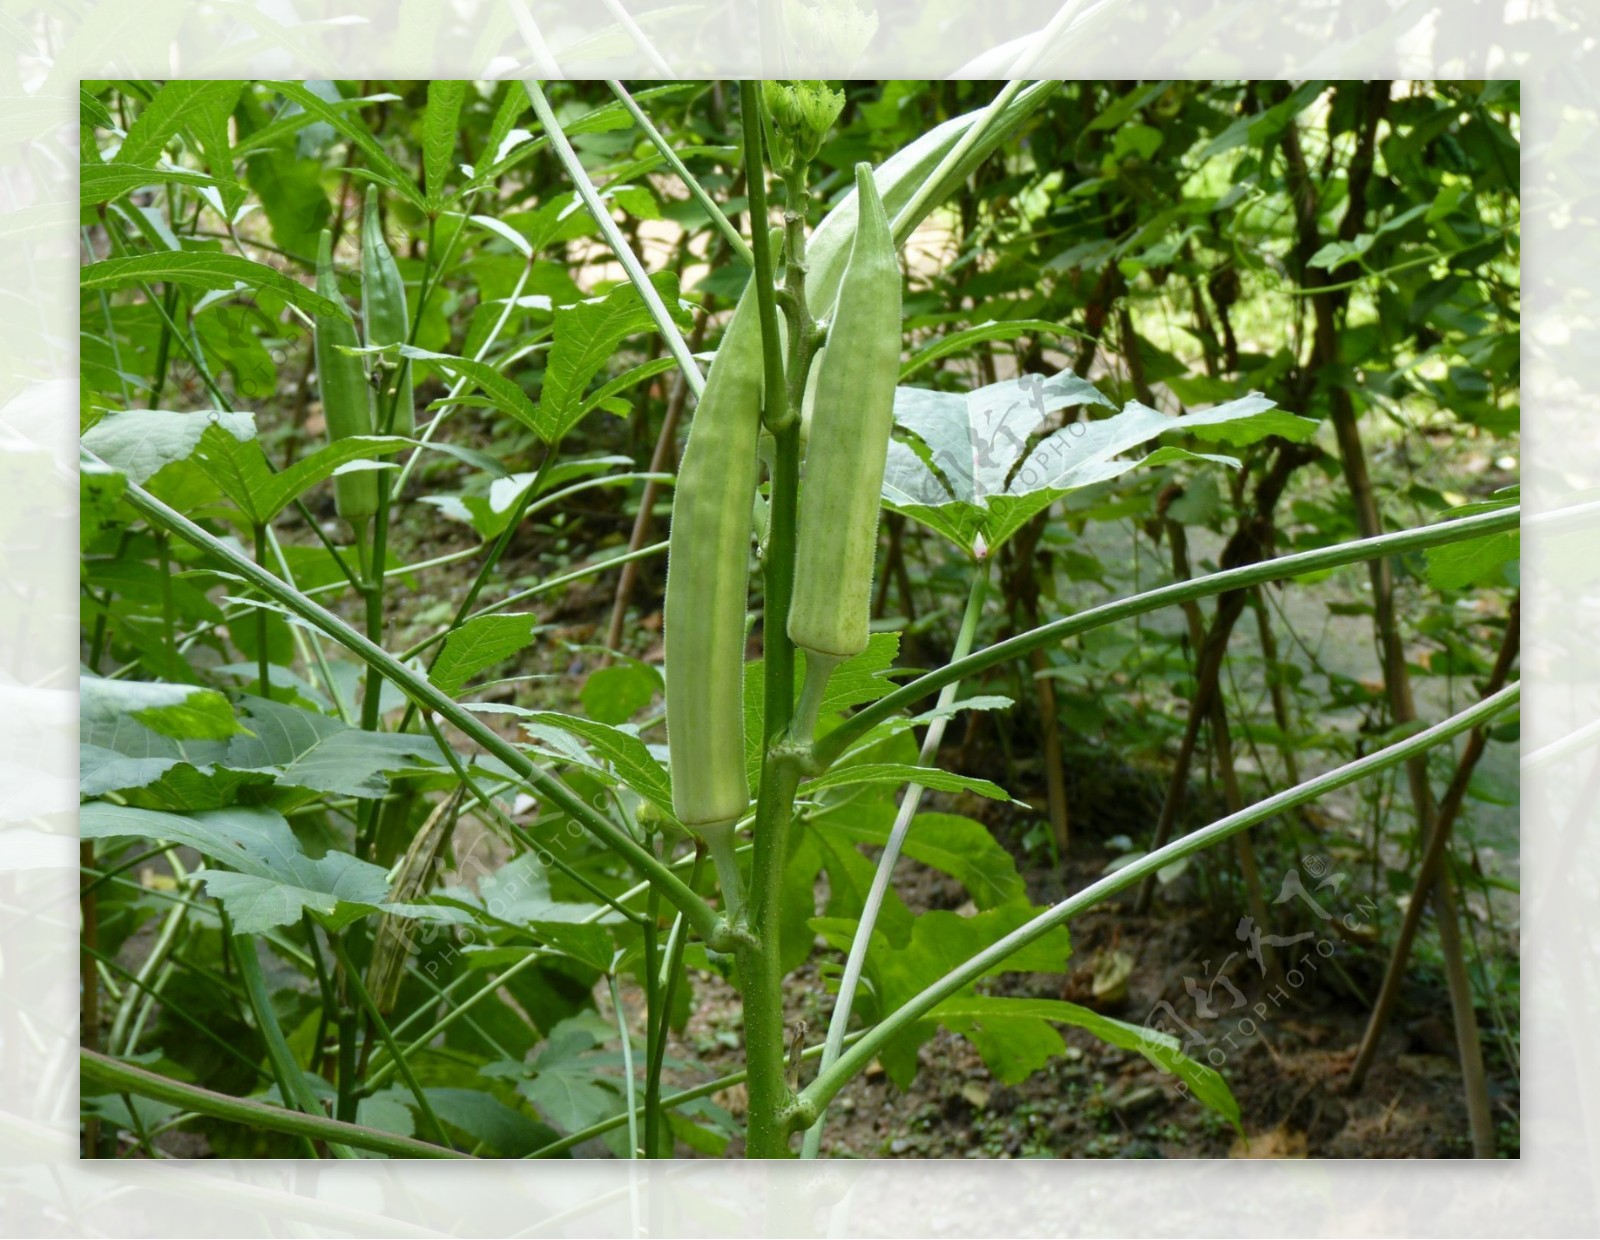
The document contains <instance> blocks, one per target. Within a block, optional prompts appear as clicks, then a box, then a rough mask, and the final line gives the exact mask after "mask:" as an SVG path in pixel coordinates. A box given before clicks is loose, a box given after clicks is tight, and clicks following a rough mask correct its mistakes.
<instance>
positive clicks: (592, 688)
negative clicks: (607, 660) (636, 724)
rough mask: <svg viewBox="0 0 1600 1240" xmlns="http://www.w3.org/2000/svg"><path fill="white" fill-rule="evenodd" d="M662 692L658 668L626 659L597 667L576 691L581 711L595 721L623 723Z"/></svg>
mask: <svg viewBox="0 0 1600 1240" xmlns="http://www.w3.org/2000/svg"><path fill="white" fill-rule="evenodd" d="M660 692H661V671H660V669H659V668H655V667H651V666H650V665H649V664H648V663H640V662H637V661H633V660H629V661H626V662H620V663H613V664H611V665H610V666H608V667H602V668H597V669H596V670H595V671H593V672H591V673H589V677H588V679H587V680H585V681H584V682H583V688H582V689H580V690H579V691H578V700H579V701H580V702H581V703H582V704H583V712H584V714H585V715H587V716H588V717H589V718H590V719H593V720H595V721H596V722H597V723H607V724H616V723H626V722H627V721H628V720H629V719H632V718H633V717H634V716H635V715H636V714H638V713H639V712H640V711H641V710H643V709H644V708H645V707H646V706H648V705H650V703H651V702H653V701H654V700H655V697H656V694H658V693H660Z"/></svg>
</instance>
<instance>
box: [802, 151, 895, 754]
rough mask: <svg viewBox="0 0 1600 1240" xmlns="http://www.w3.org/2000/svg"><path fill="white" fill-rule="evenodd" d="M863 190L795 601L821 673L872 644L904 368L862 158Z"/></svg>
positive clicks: (815, 433)
mask: <svg viewBox="0 0 1600 1240" xmlns="http://www.w3.org/2000/svg"><path fill="white" fill-rule="evenodd" d="M856 189H857V193H858V194H859V196H860V204H861V205H860V212H859V217H858V221H857V225H856V235H855V242H854V244H853V246H852V247H851V251H850V259H849V262H848V264H847V265H846V267H845V272H844V276H843V279H842V280H841V282H840V287H839V297H838V301H837V302H836V303H835V307H834V314H833V321H832V323H831V324H830V325H829V327H828V343H827V346H826V347H825V348H824V349H823V351H822V354H821V356H820V357H819V358H818V359H817V362H816V366H817V377H816V389H815V396H814V398H813V405H812V411H811V428H810V435H809V437H808V440H807V445H806V462H805V479H804V482H803V484H802V486H801V490H800V516H799V528H798V532H797V534H796V537H795V573H794V599H793V601H792V602H791V604H790V606H789V637H790V640H792V641H793V642H794V644H795V645H796V646H798V647H800V648H801V649H802V650H804V651H805V652H806V660H807V665H808V668H810V667H811V666H813V665H816V666H817V671H818V675H819V676H825V674H826V670H831V668H832V666H833V664H834V663H836V662H838V661H840V660H843V659H848V658H850V657H852V656H853V655H857V654H860V653H861V651H862V650H864V649H865V648H866V645H867V636H868V621H869V619H870V615H869V613H870V608H871V599H872V568H873V560H874V555H875V552H876V549H877V535H878V513H879V506H880V500H879V496H880V494H881V492H882V490H883V471H884V464H885V462H886V460H887V459H888V453H889V433H890V430H891V429H892V428H893V425H894V389H895V382H896V380H897V379H898V377H899V372H900V264H899V260H898V258H897V256H896V253H895V245H894V236H893V234H892V233H891V231H890V228H889V217H888V215H887V213H886V212H885V211H884V209H883V203H882V201H881V200H880V199H879V197H878V191H877V187H876V185H875V184H874V183H873V179H872V169H871V166H870V165H868V164H864V163H863V164H857V165H856ZM808 678H809V676H808ZM817 692H820V686H818V688H817ZM804 713H805V712H803V714H804ZM808 722H809V721H808Z"/></svg>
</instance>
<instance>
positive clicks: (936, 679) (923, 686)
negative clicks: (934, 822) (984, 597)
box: [815, 505, 1522, 767]
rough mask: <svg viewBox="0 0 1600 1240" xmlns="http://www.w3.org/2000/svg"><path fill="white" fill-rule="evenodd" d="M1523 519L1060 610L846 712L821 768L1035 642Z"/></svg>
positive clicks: (1406, 534) (1380, 541)
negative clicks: (1066, 612) (1056, 616)
mask: <svg viewBox="0 0 1600 1240" xmlns="http://www.w3.org/2000/svg"><path fill="white" fill-rule="evenodd" d="M1521 518H1522V510H1521V507H1520V506H1517V505H1513V506H1512V507H1509V508H1500V509H1496V510H1495V511H1493V512H1485V513H1480V514H1478V515H1477V516H1471V517H1461V518H1458V519H1456V520H1453V521H1441V522H1439V523H1438V524H1437V525H1425V526H1421V527H1419V528H1417V529H1413V530H1402V531H1400V532H1398V533H1394V534H1382V535H1380V536H1378V537H1377V538H1361V539H1356V540H1353V541H1351V542H1345V543H1340V544H1338V545H1337V546H1333V547H1322V548H1319V549H1318V550H1316V551H1302V552H1299V553H1297V554H1295V555H1286V556H1280V557H1278V558H1277V559H1271V560H1262V561H1260V562H1258V563H1256V564H1248V565H1245V566H1244V567H1242V568H1230V569H1225V570H1223V571H1222V572H1218V573H1211V574H1209V575H1207V576H1205V577H1196V578H1193V579H1192V580H1190V581H1179V582H1174V583H1173V584H1171V585H1167V586H1162V587H1161V588H1159V589H1156V590H1147V591H1145V592H1144V593H1142V594H1135V595H1133V596H1131V597H1129V598H1124V599H1118V600H1117V601H1116V602H1112V603H1102V604H1101V605H1100V606H1098V607H1091V608H1089V609H1088V610H1087V611H1080V612H1079V613H1078V614H1077V615H1075V616H1065V617H1063V618H1062V619H1060V620H1053V621H1051V622H1050V623H1049V624H1044V625H1040V626H1039V627H1038V628H1036V629H1030V630H1028V631H1027V632H1026V633H1019V634H1018V635H1017V636H1015V637H1012V638H1008V639H1007V640H1006V641H1003V642H996V643H995V644H994V645H993V646H986V647H984V649H982V650H979V651H976V652H975V653H973V654H970V655H968V656H967V657H966V658H965V659H956V660H954V661H952V662H951V663H949V664H947V665H946V666H944V667H942V668H940V669H939V670H938V671H935V672H929V673H928V674H927V675H925V676H919V677H917V679H915V680H913V681H912V682H911V683H910V684H907V685H904V686H902V687H901V688H899V689H896V690H895V691H894V692H893V693H890V694H887V695H886V696H884V697H882V698H879V699H878V701H876V702H874V703H873V704H872V705H871V706H868V707H865V708H863V709H862V710H860V711H859V712H857V713H856V714H854V715H852V716H851V717H850V718H849V719H848V720H846V721H845V722H844V723H843V724H841V725H840V726H839V727H837V728H835V729H834V730H833V731H832V732H829V733H828V735H827V736H825V737H823V738H822V739H821V740H820V741H818V742H817V745H816V753H815V756H816V760H817V761H818V763H819V764H820V765H822V766H823V767H826V766H828V765H829V764H830V763H832V762H834V761H836V760H837V759H838V758H839V756H840V755H841V754H843V753H844V752H845V750H847V749H848V748H849V747H850V746H851V745H852V744H854V743H855V742H856V741H858V740H860V739H861V738H862V737H863V736H865V735H866V734H867V733H868V732H869V731H871V730H872V729H873V728H874V727H875V726H877V725H878V724H879V723H882V722H883V721H884V720H885V719H888V718H890V717H891V716H893V715H894V714H896V713H897V712H899V711H900V710H903V709H904V708H905V707H907V706H910V705H912V704H914V703H916V702H920V701H921V700H922V699H923V698H925V697H927V696H928V695H929V694H931V693H935V692H937V691H938V690H940V689H942V688H944V686H945V685H949V684H955V683H956V682H957V681H960V680H965V679H966V678H967V677H968V676H972V675H975V674H976V673H978V672H981V671H983V670H985V669H986V668H990V667H995V666H997V665H999V664H1001V663H1008V662H1010V661H1011V660H1012V659H1017V658H1021V657H1022V656H1024V655H1026V654H1028V653H1029V652H1031V651H1032V650H1034V649H1036V648H1038V647H1042V646H1053V645H1056V644H1058V643H1060V642H1062V641H1065V640H1066V639H1067V638H1069V637H1075V636H1077V635H1078V634H1080V633H1087V632H1089V631H1090V630H1092V629H1097V628H1101V627H1102V626H1104V625H1107V624H1114V623H1116V622H1117V621H1119V620H1127V619H1130V618H1131V617H1133V616H1142V615H1144V614H1145V613H1146V612H1151V611H1157V610H1159V609H1161V608H1163V607H1172V606H1177V605H1181V604H1183V603H1186V602H1190V601H1192V600H1195V599H1202V598H1209V597H1211V596H1212V595H1215V594H1224V593H1226V592H1227V591H1229V590H1242V589H1247V588H1249V587H1250V586H1257V585H1262V584H1264V583H1265V582H1269V581H1281V580H1284V579H1286V578H1290V577H1297V576H1300V575H1301V574H1303V573H1313V572H1321V571H1323V570H1325V569H1330V568H1338V567H1340V566H1342V565H1345V564H1355V563H1357V562H1359V561H1361V560H1375V559H1382V558H1385V557H1388V556H1394V555H1399V554H1401V553H1403V552H1408V551H1421V550H1424V549H1425V548H1428V547H1440V546H1443V545H1445V544H1446V543H1452V542H1460V541H1462V540H1464V539H1468V538H1481V537H1483V536H1484V535H1486V534H1497V533H1500V532H1501V531H1503V530H1514V529H1516V528H1518V525H1519V523H1520V521H1521Z"/></svg>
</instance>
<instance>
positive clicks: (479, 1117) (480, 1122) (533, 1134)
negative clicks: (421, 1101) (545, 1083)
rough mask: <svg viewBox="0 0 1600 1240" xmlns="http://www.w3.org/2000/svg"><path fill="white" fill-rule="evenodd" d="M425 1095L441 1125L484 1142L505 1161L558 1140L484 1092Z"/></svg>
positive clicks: (431, 1090) (450, 1090) (437, 1091)
mask: <svg viewBox="0 0 1600 1240" xmlns="http://www.w3.org/2000/svg"><path fill="white" fill-rule="evenodd" d="M422 1092H423V1093H425V1094H426V1095H427V1096H428V1103H429V1105H430V1106H432V1107H433V1112H434V1114H435V1115H437V1116H438V1117H439V1120H440V1122H441V1123H444V1124H446V1125H448V1126H449V1127H451V1128H454V1129H456V1130H457V1131H458V1132H462V1133H465V1134H466V1135H467V1136H468V1137H470V1138H471V1139H472V1140H473V1141H475V1142H482V1143H483V1144H484V1145H486V1146H487V1147H488V1148H489V1149H490V1151H492V1152H493V1153H495V1154H498V1155H499V1156H500V1157H502V1158H521V1157H522V1156H523V1155H525V1154H531V1153H532V1152H533V1151H534V1150H536V1149H538V1148H540V1146H543V1145H548V1144H549V1143H550V1142H551V1141H553V1140H554V1139H555V1135H556V1134H555V1133H554V1132H553V1131H552V1130H551V1129H550V1128H548V1127H546V1126H545V1125H544V1124H541V1123H538V1122H537V1121H535V1120H532V1119H529V1118H528V1117H527V1116H526V1115H524V1114H523V1113H522V1112H521V1111H516V1110H513V1109H512V1108H511V1107H508V1106H507V1105H506V1104H505V1103H503V1102H501V1101H500V1099H498V1098H496V1097H495V1096H494V1095H493V1094H491V1093H486V1092H484V1091H483V1090H481V1089H453V1088H447V1087H435V1086H429V1087H428V1088H427V1089H424V1090H423V1091H422Z"/></svg>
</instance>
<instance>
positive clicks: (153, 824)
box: [79, 801, 461, 934]
mask: <svg viewBox="0 0 1600 1240" xmlns="http://www.w3.org/2000/svg"><path fill="white" fill-rule="evenodd" d="M79 834H80V835H82V836H83V838H84V839H108V838H115V837H119V836H133V837H136V838H139V839H147V840H152V841H170V842H171V843H174V844H187V845H188V846H189V847H191V848H193V849H195V850H197V851H199V852H201V853H204V854H205V855H206V856H207V857H210V858H211V859H212V860H213V861H217V862H221V863H223V864H226V865H228V866H230V867H232V869H231V870H197V871H196V872H195V877H197V878H201V879H203V880H204V881H205V883H206V890H207V892H208V894H210V895H212V896H215V897H216V898H218V899H219V900H221V901H222V904H223V907H224V908H226V909H227V911H228V915H229V916H230V917H231V918H232V919H233V923H234V927H233V928H234V930H235V931H236V932H238V933H240V934H261V933H263V932H264V931H267V930H270V929H272V928H273V927H274V926H284V925H290V924H292V923H294V922H297V921H299V920H300V916H301V913H302V911H308V912H310V913H312V914H314V915H315V916H316V917H318V918H319V919H320V920H321V921H322V922H323V924H325V925H326V926H328V927H329V928H330V929H334V930H337V929H339V928H341V927H343V926H346V925H348V924H349V923H350V922H352V921H354V920H356V919H357V918H359V917H364V916H366V915H368V914H369V913H376V912H387V913H396V914H398V915H400V916H403V917H413V918H418V917H420V918H424V919H427V920H434V921H459V920H461V915H460V913H459V912H457V911H455V910H452V909H447V908H439V907H434V906H431V905H409V904H390V903H388V901H387V897H388V894H389V879H388V875H387V874H385V872H384V871H383V869H382V868H381V867H379V866H375V865H372V864H371V863H370V862H366V861H362V860H360V859H359V858H356V857H352V856H351V855H350V854H349V853H345V852H335V851H329V852H327V853H325V854H323V856H321V857H318V858H316V859H313V858H311V857H308V856H307V855H306V854H305V853H304V852H303V851H302V850H301V847H300V841H299V840H297V839H296V838H295V835H294V832H293V831H291V830H290V829H289V824H288V823H287V822H286V821H285V820H284V818H283V815H281V814H279V813H278V812H277V811H276V810H272V809H266V808H264V807H256V808H249V809H247V808H244V807H242V806H233V807H231V808H228V809H220V810H211V811H207V812H203V813H198V814H171V813H165V812H162V811H159V810H148V809H136V808H134V807H132V806H128V805H111V804H108V803H106V802H104V801H94V802H91V803H89V804H88V805H85V806H84V807H83V809H82V811H81V813H80V815H79Z"/></svg>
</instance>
